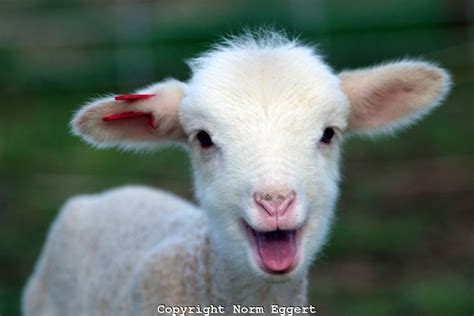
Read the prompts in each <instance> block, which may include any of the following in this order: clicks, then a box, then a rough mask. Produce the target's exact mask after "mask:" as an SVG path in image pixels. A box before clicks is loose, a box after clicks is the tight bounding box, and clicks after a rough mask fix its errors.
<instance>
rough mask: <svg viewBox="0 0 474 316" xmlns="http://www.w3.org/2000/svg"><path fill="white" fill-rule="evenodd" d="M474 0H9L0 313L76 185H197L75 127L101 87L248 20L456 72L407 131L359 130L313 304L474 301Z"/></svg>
mask: <svg viewBox="0 0 474 316" xmlns="http://www.w3.org/2000/svg"><path fill="white" fill-rule="evenodd" d="M473 20H474V3H473V2H472V1H469V0H456V1H450V0H411V1H402V0H385V1H380V0H362V1H357V2H356V1H341V0H336V1H334V0H333V1H330V0H319V1H305V0H292V1H269V0H265V1H240V0H239V1H218V0H206V1H184V0H179V1H176V0H174V1H171V0H167V1H155V2H152V1H136V2H132V1H111V0H110V1H101V0H95V1H92V0H89V1H87V0H70V1H59V0H54V1H53V0H49V1H45V0H44V1H39V0H24V1H13V0H11V1H9V0H2V1H1V2H0V69H1V70H0V89H1V90H0V95H1V97H2V101H1V112H0V314H1V315H3V316H7V315H17V314H19V298H20V294H21V290H22V287H23V285H24V283H25V280H26V278H27V276H28V275H29V274H30V272H31V270H32V268H33V264H34V262H35V260H36V258H37V256H38V254H39V252H40V249H41V246H42V244H43V241H44V238H45V235H46V232H47V229H48V227H49V225H50V223H51V221H52V220H53V218H54V217H55V215H56V214H57V211H58V209H59V207H60V206H61V204H62V203H63V202H64V201H65V199H67V198H68V197H69V196H71V195H74V194H78V193H85V192H96V191H100V190H104V189H106V188H110V187H113V186H118V185H123V184H127V183H141V184H147V185H151V186H155V187H160V188H164V189H166V190H170V191H173V192H176V193H177V194H179V195H181V196H183V197H185V198H188V199H192V193H191V190H190V188H191V185H190V176H189V169H190V166H189V164H188V162H187V159H186V157H185V155H184V154H183V153H181V152H179V151H173V150H167V151H163V152H161V153H159V154H147V155H134V154H129V153H123V152H118V151H108V152H107V151H99V150H95V149H91V148H89V147H88V146H86V145H85V144H83V143H81V142H80V141H79V140H78V139H77V138H75V137H73V136H71V135H70V133H69V132H68V121H69V119H70V117H71V114H72V112H73V111H74V110H75V109H77V107H78V106H79V105H80V104H81V103H84V102H85V101H86V100H88V99H89V98H91V97H94V96H97V95H100V94H104V93H109V92H114V93H126V92H130V91H133V90H134V89H136V88H138V87H141V86H143V85H146V84H149V83H151V82H153V81H158V80H161V79H162V78H164V77H168V76H172V77H176V78H178V79H182V80H185V79H186V78H187V77H188V75H189V69H188V68H187V67H186V65H185V63H184V62H183V60H184V59H187V58H190V57H194V56H196V55H197V54H198V53H199V52H201V51H203V50H205V49H207V48H209V46H210V45H211V43H213V42H214V41H216V40H217V39H218V38H219V37H220V36H221V35H223V34H228V33H238V32H239V30H241V28H242V27H254V26H261V25H271V26H276V27H281V28H285V29H286V30H287V31H288V32H289V33H290V34H299V35H301V38H302V39H303V40H307V41H313V42H316V43H319V48H320V50H322V51H323V52H324V54H325V55H326V56H327V61H328V62H329V63H330V64H331V65H332V66H333V67H334V68H335V69H337V70H340V69H343V68H351V67H358V66H367V65H370V64H373V63H377V62H381V61H383V60H390V59H397V58H401V57H407V56H411V57H422V58H426V59H429V60H433V61H435V62H438V63H440V64H442V65H443V66H445V67H446V68H448V69H449V70H450V71H451V72H452V73H453V75H454V81H455V87H454V90H453V92H452V94H451V95H450V97H449V98H448V100H447V102H446V103H445V105H444V106H443V107H441V108H439V109H437V110H436V111H435V112H434V113H433V114H432V115H431V116H429V117H428V118H427V119H426V120H424V121H423V122H422V124H420V125H418V126H415V127H413V128H410V129H408V130H406V131H403V132H402V133H400V134H399V135H398V136H397V137H391V138H389V139H382V140H378V141H369V140H363V139H351V140H350V141H348V142H347V144H346V148H345V155H344V156H345V158H344V167H343V171H344V174H345V177H344V182H343V185H342V186H343V188H342V197H341V201H340V203H339V204H338V211H337V214H338V215H337V221H336V223H335V225H334V230H333V233H332V235H331V239H330V240H329V243H328V245H327V247H326V248H325V250H324V251H323V252H322V254H321V255H320V257H319V260H318V261H317V262H316V264H315V265H314V267H313V269H312V273H311V281H310V303H312V304H314V305H316V306H317V308H318V310H319V313H318V315H472V314H473V313H474V207H473V204H474V200H473V194H474V185H473V184H474V167H473V158H474V146H473V145H474V141H473V137H474V128H473V127H474V126H473V125H474V124H473V120H474V119H473V118H474V104H473V101H472V100H473V99H474V25H473V23H472V22H473Z"/></svg>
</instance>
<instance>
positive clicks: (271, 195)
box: [253, 191, 296, 216]
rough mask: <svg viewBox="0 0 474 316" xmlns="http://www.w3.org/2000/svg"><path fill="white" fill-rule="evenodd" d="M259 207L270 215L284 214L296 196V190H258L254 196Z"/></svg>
mask: <svg viewBox="0 0 474 316" xmlns="http://www.w3.org/2000/svg"><path fill="white" fill-rule="evenodd" d="M253 198H254V200H255V204H256V205H257V207H258V208H260V209H261V210H263V211H265V212H266V213H268V215H270V216H282V215H283V214H285V213H286V212H287V211H288V209H290V207H291V205H292V204H293V201H294V200H295V198H296V192H295V191H280V192H257V193H255V194H254V196H253Z"/></svg>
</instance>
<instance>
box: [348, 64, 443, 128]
mask: <svg viewBox="0 0 474 316" xmlns="http://www.w3.org/2000/svg"><path fill="white" fill-rule="evenodd" d="M339 77H340V79H341V83H342V87H343V91H344V93H345V94H346V96H347V97H348V99H349V102H350V106H351V113H350V116H349V124H348V130H349V131H351V132H362V133H377V132H391V131H392V130H394V129H396V128H399V127H403V126H406V125H409V124H410V123H413V122H415V121H416V120H417V119H418V118H420V117H422V116H423V115H424V114H427V113H428V112H429V111H430V110H432V109H433V108H434V107H436V106H437V105H439V104H440V103H441V101H442V100H443V99H444V97H445V96H446V95H447V93H448V92H449V90H450V86H451V80H450V76H449V74H448V73H447V72H446V71H445V70H443V69H441V68H439V67H436V66H434V65H432V64H430V63H427V62H421V61H401V62H394V63H389V64H385V65H380V66H376V67H372V68H367V69H361V70H354V71H344V72H342V73H341V74H340V75H339Z"/></svg>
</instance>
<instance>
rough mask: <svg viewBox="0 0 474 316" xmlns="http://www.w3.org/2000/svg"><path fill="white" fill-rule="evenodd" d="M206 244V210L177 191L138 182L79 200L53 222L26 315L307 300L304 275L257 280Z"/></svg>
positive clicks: (28, 292)
mask: <svg viewBox="0 0 474 316" xmlns="http://www.w3.org/2000/svg"><path fill="white" fill-rule="evenodd" d="M209 246H210V245H209V236H208V224H207V220H206V217H205V216H204V214H202V212H201V210H199V209H198V208H196V207H195V206H193V205H191V204H189V203H188V202H186V201H184V200H182V199H180V198H178V197H176V196H174V195H172V194H169V193H166V192H163V191H158V190H153V189H151V188H146V187H138V186H133V187H123V188H118V189H115V190H111V191H108V192H105V193H102V194H97V195H87V196H78V197H74V198H72V199H71V200H70V201H69V202H68V203H66V205H65V207H64V208H63V210H62V211H61V214H60V215H59V216H58V218H57V220H56V222H55V223H54V224H53V226H52V229H51V231H50V234H49V236H48V241H47V243H46V246H45V249H44V250H43V253H42V255H41V258H40V260H39V262H38V265H37V267H36V270H35V272H34V274H33V275H32V277H31V278H30V281H29V284H28V286H27V290H26V292H25V301H24V308H25V312H26V314H28V315H156V308H157V306H158V305H159V304H166V305H171V306H197V305H198V304H201V305H210V304H214V305H218V304H223V305H226V310H227V311H229V310H232V307H231V304H233V303H235V302H239V304H248V305H254V306H261V305H262V302H264V301H269V302H272V303H280V304H283V305H295V304H297V305H301V304H302V303H304V299H305V284H304V282H301V280H296V282H295V285H294V286H290V287H282V286H281V285H277V284H274V285H270V284H268V285H262V284H260V285H257V282H256V281H255V280H253V281H252V279H250V278H249V279H247V278H242V276H241V275H239V274H238V273H236V274H234V275H233V274H232V271H229V270H227V269H223V267H224V265H225V263H224V265H223V261H222V260H220V258H215V256H214V254H213V253H211V252H210V251H209V249H210V247H209ZM216 269H217V270H216ZM222 270H226V271H222ZM220 272H223V273H226V277H225V278H220V276H219V274H220ZM253 282H254V283H255V284H251V283H253ZM249 289H250V290H249ZM252 289H253V290H252ZM290 293H291V294H290ZM267 310H269V309H267Z"/></svg>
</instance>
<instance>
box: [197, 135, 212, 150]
mask: <svg viewBox="0 0 474 316" xmlns="http://www.w3.org/2000/svg"><path fill="white" fill-rule="evenodd" d="M196 137H197V139H198V141H199V144H201V148H204V149H206V148H210V147H212V146H213V145H214V143H213V141H212V138H211V136H209V134H208V133H207V132H206V131H199V132H198V133H197V135H196Z"/></svg>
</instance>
